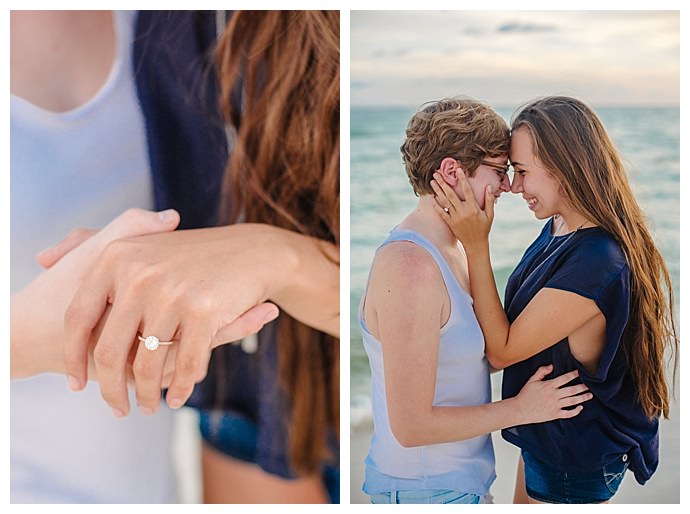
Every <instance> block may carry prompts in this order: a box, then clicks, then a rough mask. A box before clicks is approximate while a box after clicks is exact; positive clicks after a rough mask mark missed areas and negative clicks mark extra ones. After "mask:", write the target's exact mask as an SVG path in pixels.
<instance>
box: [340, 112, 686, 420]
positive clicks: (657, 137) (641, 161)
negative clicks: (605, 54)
mask: <svg viewBox="0 0 690 514" xmlns="http://www.w3.org/2000/svg"><path fill="white" fill-rule="evenodd" d="M594 108H595V110H596V111H597V113H598V114H599V116H600V117H601V119H602V121H603V122H604V124H605V126H606V128H607V130H608V131H609V134H610V135H611V137H612V138H613V141H614V143H615V144H616V146H617V147H618V149H619V151H620V152H621V154H622V155H623V158H624V159H625V162H626V164H627V165H628V171H629V176H630V181H631V183H632V185H633V189H634V191H635V192H636V195H637V198H638V200H639V202H640V204H641V205H642V208H643V209H644V211H645V212H646V214H647V216H648V217H649V223H650V226H651V228H652V233H653V235H654V236H655V238H656V241H657V243H658V245H659V247H660V249H661V251H662V253H663V255H664V257H665V259H666V262H667V265H668V267H669V269H670V272H671V275H672V279H673V287H674V291H675V295H676V303H677V304H678V298H679V296H680V280H679V276H680V261H679V255H680V225H679V223H680V210H679V209H680V175H679V166H680V110H679V109H678V108H637V107H635V108H619V107H617V108H605V107H597V106H596V105H595V106H594ZM415 110H416V107H410V108H356V107H353V108H352V110H351V116H350V126H351V133H350V135H351V142H350V155H351V157H350V159H351V163H350V164H351V172H350V173H351V177H350V245H351V247H350V259H351V261H350V266H351V269H350V313H351V314H350V317H351V319H350V328H351V338H350V355H351V361H350V384H351V385H350V387H351V391H350V393H351V395H350V406H351V418H350V419H351V420H350V423H351V427H352V428H357V427H358V426H360V425H362V424H365V425H366V424H368V423H370V419H371V414H370V400H369V386H370V384H369V364H368V361H367V358H366V355H365V353H364V349H363V347H362V341H361V332H360V330H359V325H358V323H357V307H358V305H359V301H360V298H361V295H362V292H363V290H364V287H365V284H366V280H367V275H368V271H369V266H370V264H371V260H372V257H373V254H374V251H375V249H376V248H377V247H378V245H379V243H380V242H381V241H383V239H385V237H386V235H387V234H388V231H389V230H390V229H391V228H392V227H393V226H394V225H395V224H396V223H398V222H399V221H400V220H402V218H403V217H404V216H405V215H406V214H407V213H408V212H409V211H411V210H412V209H413V208H414V206H415V205H416V198H415V196H414V194H413V193H412V189H411V188H410V186H409V184H408V182H407V177H406V175H405V170H404V167H403V165H402V159H401V157H400V151H399V148H400V145H401V144H402V142H403V139H404V135H405V127H406V125H407V121H408V119H409V118H410V116H411V115H412V114H413V113H414V112H415ZM497 110H498V111H499V113H500V114H501V115H502V116H503V117H504V118H505V119H506V120H509V119H510V116H511V114H512V108H507V109H497ZM542 223H543V222H541V221H538V220H536V219H535V218H534V216H533V215H532V213H531V212H530V211H529V210H528V209H527V207H526V205H525V202H524V201H523V200H522V198H521V197H520V196H519V195H512V194H505V193H504V195H503V196H502V197H501V199H500V201H499V203H498V205H497V206H496V218H495V222H494V228H493V231H492V236H491V237H492V239H491V251H492V262H493V264H494V272H495V274H496V277H497V283H498V287H499V289H500V290H501V297H502V296H503V288H504V287H505V282H506V280H507V278H508V275H509V274H510V272H511V271H512V269H513V267H514V266H515V264H517V262H518V260H519V259H520V257H521V255H522V253H523V251H524V250H525V248H526V247H527V246H528V245H529V243H530V242H531V241H532V240H533V239H534V238H535V237H536V235H537V234H538V232H539V230H540V229H541V226H542Z"/></svg>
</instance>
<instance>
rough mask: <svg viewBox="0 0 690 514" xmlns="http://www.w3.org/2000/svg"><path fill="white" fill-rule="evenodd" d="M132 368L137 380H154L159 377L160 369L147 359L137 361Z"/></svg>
mask: <svg viewBox="0 0 690 514" xmlns="http://www.w3.org/2000/svg"><path fill="white" fill-rule="evenodd" d="M132 368H133V371H134V376H135V377H137V379H143V380H153V379H155V378H156V377H157V376H158V375H159V372H158V367H157V366H156V365H155V364H154V363H153V362H151V361H149V360H147V359H137V360H135V361H134V366H133V367H132Z"/></svg>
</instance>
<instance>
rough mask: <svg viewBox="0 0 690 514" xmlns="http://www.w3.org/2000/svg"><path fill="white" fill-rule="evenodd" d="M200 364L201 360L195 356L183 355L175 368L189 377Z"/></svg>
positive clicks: (194, 374)
mask: <svg viewBox="0 0 690 514" xmlns="http://www.w3.org/2000/svg"><path fill="white" fill-rule="evenodd" d="M200 366H201V360H200V359H199V358H198V357H196V356H190V357H185V358H183V359H181V361H180V363H179V365H178V366H177V369H178V371H179V373H180V375H181V376H183V377H189V376H192V377H194V376H196V374H197V371H198V370H199V367H200Z"/></svg>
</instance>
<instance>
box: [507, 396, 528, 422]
mask: <svg viewBox="0 0 690 514" xmlns="http://www.w3.org/2000/svg"><path fill="white" fill-rule="evenodd" d="M504 401H505V402H509V406H510V412H511V416H510V419H511V423H512V424H511V425H510V426H518V425H527V424H529V423H532V422H533V421H532V420H530V419H528V413H527V410H526V409H525V406H524V404H523V400H522V398H520V394H519V393H518V395H517V396H513V397H512V398H507V399H506V400H504Z"/></svg>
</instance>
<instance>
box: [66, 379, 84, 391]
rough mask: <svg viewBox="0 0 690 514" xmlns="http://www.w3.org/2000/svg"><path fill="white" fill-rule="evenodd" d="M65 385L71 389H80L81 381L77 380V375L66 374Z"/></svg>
mask: <svg viewBox="0 0 690 514" xmlns="http://www.w3.org/2000/svg"><path fill="white" fill-rule="evenodd" d="M67 386H68V387H69V388H70V389H71V390H72V391H75V392H77V391H81V382H79V380H77V377H75V376H72V375H67Z"/></svg>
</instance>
